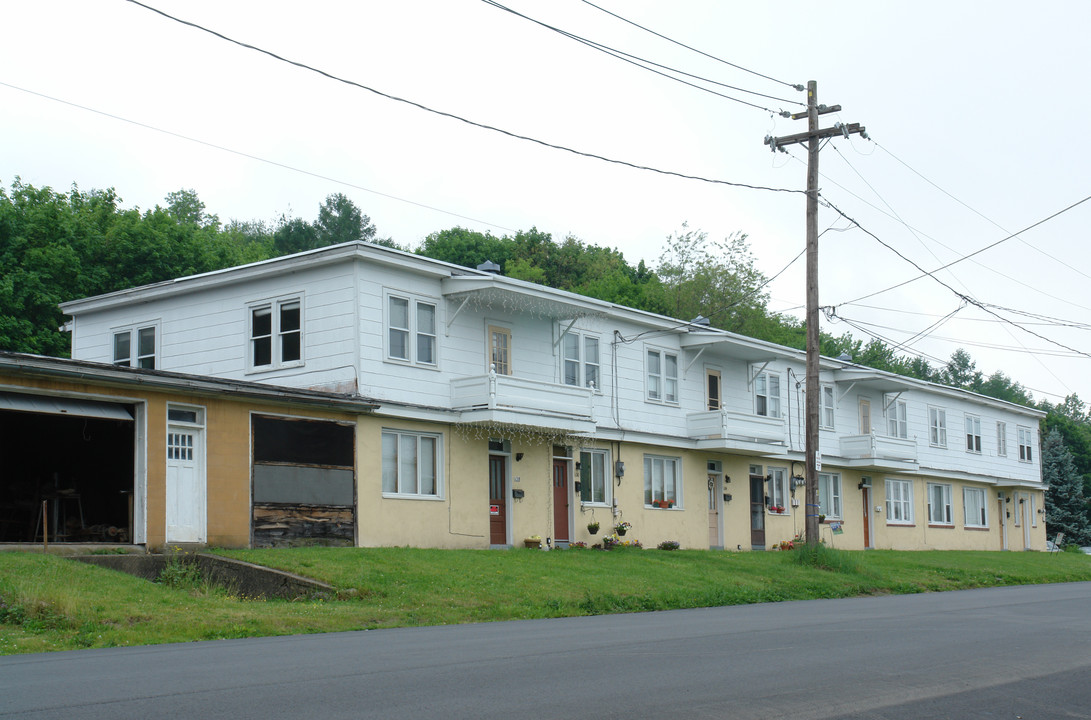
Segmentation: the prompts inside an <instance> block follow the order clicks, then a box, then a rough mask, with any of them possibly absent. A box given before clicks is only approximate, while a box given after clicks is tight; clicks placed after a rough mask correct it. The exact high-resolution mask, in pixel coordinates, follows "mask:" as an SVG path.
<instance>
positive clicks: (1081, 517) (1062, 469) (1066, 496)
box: [1042, 430, 1091, 545]
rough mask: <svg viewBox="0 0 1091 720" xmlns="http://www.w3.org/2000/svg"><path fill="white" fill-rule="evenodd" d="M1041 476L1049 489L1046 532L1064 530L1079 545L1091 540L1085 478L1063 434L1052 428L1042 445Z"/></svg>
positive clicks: (1071, 540) (1066, 536) (1060, 531)
mask: <svg viewBox="0 0 1091 720" xmlns="http://www.w3.org/2000/svg"><path fill="white" fill-rule="evenodd" d="M1042 480H1043V481H1044V482H1045V484H1046V485H1047V486H1048V490H1046V532H1047V533H1048V534H1050V535H1054V534H1056V533H1064V535H1065V540H1066V541H1068V542H1072V543H1076V544H1078V545H1086V544H1088V543H1091V532H1089V527H1088V522H1087V510H1086V500H1085V499H1084V496H1083V482H1082V481H1081V479H1080V475H1079V473H1078V472H1077V471H1076V464H1075V463H1074V462H1073V461H1072V453H1070V452H1069V451H1068V448H1066V447H1065V445H1064V440H1062V439H1061V434H1060V433H1059V432H1057V430H1051V431H1050V433H1049V435H1047V436H1046V439H1045V442H1044V443H1043V445H1042Z"/></svg>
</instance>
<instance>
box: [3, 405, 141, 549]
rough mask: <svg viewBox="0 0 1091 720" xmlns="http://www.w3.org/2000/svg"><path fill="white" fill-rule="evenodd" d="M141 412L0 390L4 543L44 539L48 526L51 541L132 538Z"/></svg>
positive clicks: (120, 539)
mask: <svg viewBox="0 0 1091 720" xmlns="http://www.w3.org/2000/svg"><path fill="white" fill-rule="evenodd" d="M134 417H135V408H134V407H133V406H132V405H125V404H119V403H104V402H95V401H88V400H82V399H74V398H73V399H69V398H59V397H52V396H39V395H30V394H22V393H9V392H4V393H0V542H4V543H40V542H42V541H43V535H44V533H45V531H46V528H48V540H49V542H58V543H88V542H95V543H100V542H116V543H130V542H132V540H133V527H132V523H133V520H132V517H133V515H132V501H133V491H134V488H135V470H134V468H135V454H136V423H135V422H134V421H133V418H134ZM43 502H44V503H45V516H44V518H43V505H42V504H43ZM43 520H44V522H43Z"/></svg>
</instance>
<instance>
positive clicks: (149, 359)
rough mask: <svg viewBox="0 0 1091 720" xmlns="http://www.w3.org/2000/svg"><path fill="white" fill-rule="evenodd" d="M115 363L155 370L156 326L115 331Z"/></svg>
mask: <svg viewBox="0 0 1091 720" xmlns="http://www.w3.org/2000/svg"><path fill="white" fill-rule="evenodd" d="M134 336H135V338H134ZM114 365H122V366H124V367H140V368H145V369H148V370H154V369H155V326H154V325H150V326H148V327H142V328H135V329H133V328H129V329H126V330H119V331H117V332H115V333H114Z"/></svg>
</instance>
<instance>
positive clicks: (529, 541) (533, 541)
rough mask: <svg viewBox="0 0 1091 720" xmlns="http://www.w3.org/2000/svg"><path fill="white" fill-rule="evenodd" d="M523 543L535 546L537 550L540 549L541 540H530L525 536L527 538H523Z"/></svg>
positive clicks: (529, 546)
mask: <svg viewBox="0 0 1091 720" xmlns="http://www.w3.org/2000/svg"><path fill="white" fill-rule="evenodd" d="M523 544H524V545H526V546H527V547H528V548H536V549H538V550H541V549H542V541H541V540H531V539H530V538H527V539H525V540H523Z"/></svg>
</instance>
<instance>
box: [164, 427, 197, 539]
mask: <svg viewBox="0 0 1091 720" xmlns="http://www.w3.org/2000/svg"><path fill="white" fill-rule="evenodd" d="M203 440H204V431H203V430H201V429H198V428H193V427H184V426H177V425H169V426H168V427H167V542H186V543H199V542H204V541H205V463H204V443H203Z"/></svg>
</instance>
